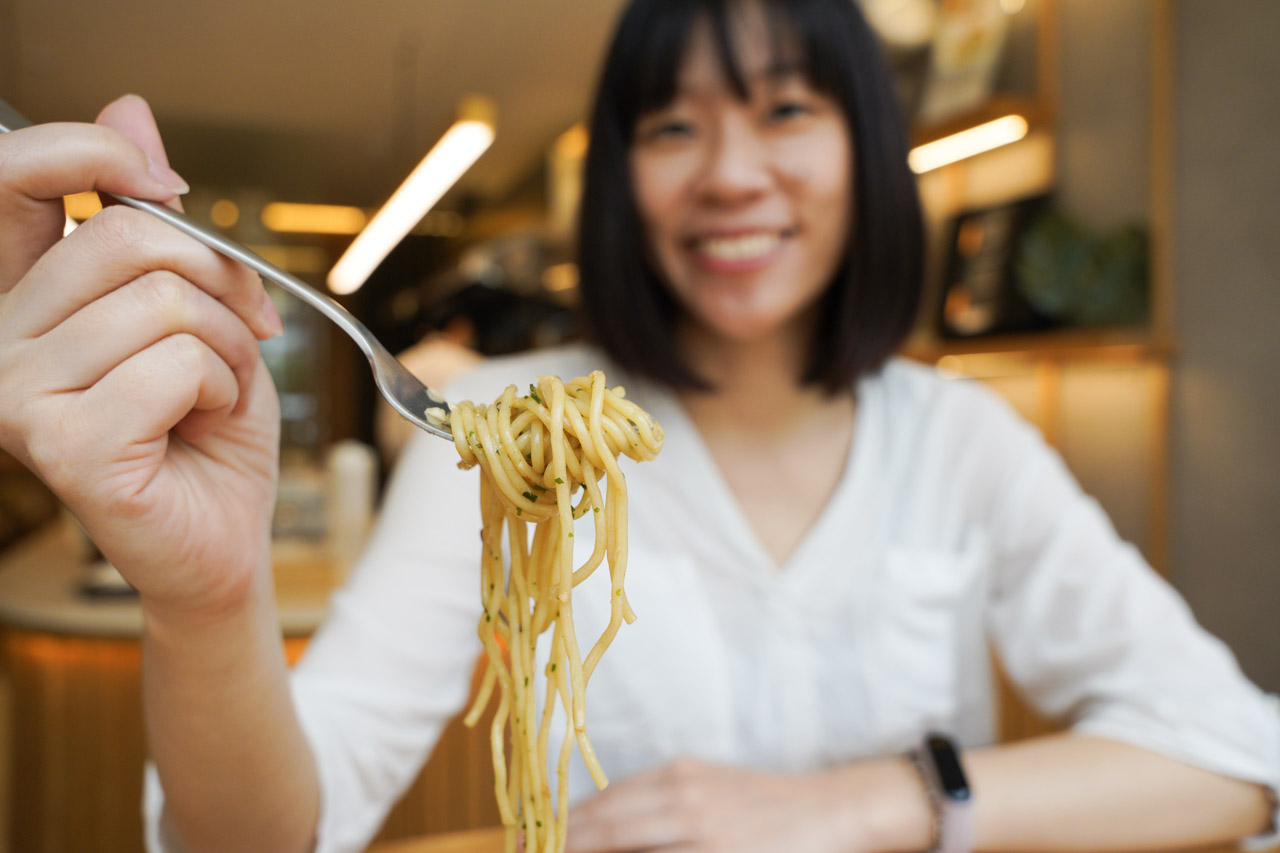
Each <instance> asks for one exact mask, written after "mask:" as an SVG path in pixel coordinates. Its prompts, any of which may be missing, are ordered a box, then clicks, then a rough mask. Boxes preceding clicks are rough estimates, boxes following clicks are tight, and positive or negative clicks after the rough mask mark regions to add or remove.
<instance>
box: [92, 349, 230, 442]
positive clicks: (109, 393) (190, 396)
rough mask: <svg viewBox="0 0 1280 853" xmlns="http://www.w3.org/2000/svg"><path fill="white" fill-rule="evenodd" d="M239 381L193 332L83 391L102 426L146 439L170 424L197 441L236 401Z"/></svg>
mask: <svg viewBox="0 0 1280 853" xmlns="http://www.w3.org/2000/svg"><path fill="white" fill-rule="evenodd" d="M239 396H240V387H239V383H238V382H237V379H236V376H235V374H234V373H233V372H232V371H231V368H230V367H228V366H227V364H226V362H224V361H223V360H222V359H221V358H220V357H219V356H218V354H217V353H216V352H214V351H213V350H212V349H211V348H210V347H209V346H207V345H206V344H205V343H204V342H203V341H201V340H200V339H199V338H197V337H195V336H193V335H187V334H180V335H172V336H170V337H167V338H165V339H163V340H161V341H158V342H156V343H155V344H153V345H152V346H150V347H148V348H147V349H145V350H143V351H142V352H140V353H138V354H137V355H135V356H133V357H131V358H129V359H127V360H125V361H123V362H121V363H120V364H119V365H117V366H116V367H115V369H113V370H112V371H111V372H110V373H108V374H107V375H106V376H104V377H103V378H102V380H101V381H100V382H98V383H97V384H95V385H94V386H93V387H92V388H90V389H89V390H87V391H85V392H84V394H83V395H81V397H80V407H81V410H82V411H83V412H86V413H89V412H92V413H97V417H98V418H99V420H100V421H101V425H102V429H103V432H104V433H106V434H109V435H120V436H138V437H139V438H142V439H145V440H152V437H154V436H159V439H158V440H159V441H163V440H164V436H165V435H166V434H167V433H168V432H169V430H171V429H175V428H176V430H177V433H178V435H179V436H180V437H181V438H182V439H183V440H185V441H189V442H193V443H194V442H197V441H199V440H200V439H201V438H203V437H204V436H205V435H207V434H208V432H209V431H210V430H212V429H213V428H214V427H215V426H216V425H217V424H219V423H221V422H222V421H223V420H224V419H225V418H226V417H227V415H228V414H230V413H231V411H232V409H233V408H234V406H235V403H236V400H237V399H238V398H239Z"/></svg>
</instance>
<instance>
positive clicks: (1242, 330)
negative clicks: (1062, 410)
mask: <svg viewBox="0 0 1280 853" xmlns="http://www.w3.org/2000/svg"><path fill="white" fill-rule="evenodd" d="M1159 2H1161V0H1062V2H1060V4H1059V10H1060V21H1059V24H1060V27H1059V38H1060V44H1061V81H1060V93H1059V105H1060V110H1061V122H1060V124H1059V128H1058V133H1057V143H1058V148H1057V154H1056V160H1057V162H1056V166H1057V175H1058V194H1059V198H1060V199H1061V200H1062V201H1063V203H1064V204H1065V206H1066V207H1067V208H1068V209H1069V210H1071V211H1072V212H1074V213H1076V214H1077V215H1079V216H1080V217H1081V218H1082V219H1083V220H1084V221H1085V222H1088V223H1089V224H1091V225H1094V226H1096V227H1112V226H1116V225H1120V224H1124V223H1127V222H1131V221H1140V220H1144V219H1149V217H1150V215H1151V212H1152V210H1151V204H1152V202H1151V159H1150V154H1151V136H1150V134H1151V122H1150V104H1151V92H1152V80H1153V78H1152V74H1151V71H1150V64H1151V58H1152V45H1153V41H1152V39H1153V26H1154V24H1155V22H1156V10H1157V3H1159ZM1172 8H1173V13H1174V57H1175V64H1174V68H1175V71H1174V80H1173V84H1172V85H1173V110H1174V131H1173V140H1172V142H1173V148H1174V162H1173V167H1172V176H1171V178H1172V192H1173V211H1172V217H1173V234H1172V237H1173V244H1172V245H1173V258H1172V260H1173V269H1172V275H1171V279H1172V280H1171V282H1170V284H1171V285H1172V287H1171V292H1172V297H1173V305H1174V309H1175V313H1174V328H1173V334H1174V338H1175V343H1176V345H1177V355H1176V357H1175V360H1174V363H1173V372H1172V380H1171V382H1172V385H1171V394H1172V404H1171V405H1172V412H1171V416H1172V419H1171V428H1170V432H1171V435H1170V441H1171V447H1170V464H1171V478H1172V494H1171V495H1170V510H1171V521H1172V531H1171V539H1172V541H1171V543H1170V544H1171V546H1172V566H1171V576H1172V580H1173V581H1174V583H1175V584H1176V585H1177V587H1178V588H1179V589H1180V590H1181V591H1182V593H1183V594H1184V595H1185V596H1186V597H1187V599H1188V601H1189V602H1190V604H1191V606H1192V609H1193V610H1194V611H1195V613H1196V615H1197V617H1198V618H1199V619H1200V621H1201V622H1202V624H1204V625H1205V626H1206V627H1207V628H1208V629H1209V630H1211V631H1212V632H1213V633H1215V634H1217V635H1218V636H1219V637H1221V638H1222V639H1224V640H1225V641H1226V642H1227V643H1228V645H1230V646H1231V648H1232V649H1233V650H1234V651H1235V653H1236V655H1237V657H1238V658H1239V660H1240V662H1241V665H1242V667H1243V668H1244V670H1245V672H1246V673H1247V674H1248V675H1249V676H1250V677H1251V678H1253V679H1254V681H1256V682H1257V683H1258V684H1260V685H1261V686H1263V687H1264V688H1265V689H1267V690H1270V691H1274V692H1280V613H1278V612H1277V610H1278V609H1280V380H1278V379H1277V371H1278V369H1280V51H1276V50H1275V46H1274V40H1275V37H1276V35H1277V34H1280V3H1276V2H1274V0H1232V2H1226V3H1224V2H1220V0H1175V2H1173V5H1172ZM1090 394H1091V396H1096V395H1093V393H1092V392H1090ZM1069 450H1070V448H1065V447H1064V452H1065V455H1066V456H1067V457H1068V462H1069V463H1070V464H1071V465H1072V467H1073V469H1074V470H1075V471H1076V474H1077V476H1079V477H1080V479H1081V482H1082V483H1083V484H1084V485H1085V487H1086V488H1087V489H1089V490H1090V491H1092V492H1093V493H1095V494H1096V495H1098V497H1099V498H1100V499H1102V501H1103V503H1104V505H1107V506H1108V509H1109V510H1110V511H1111V512H1112V513H1113V515H1114V516H1115V517H1116V521H1117V526H1118V527H1119V528H1120V529H1121V532H1122V533H1128V534H1134V533H1137V530H1136V529H1135V526H1134V525H1131V524H1129V523H1126V519H1125V517H1124V516H1125V514H1126V513H1125V511H1124V506H1125V502H1126V501H1131V499H1132V498H1133V496H1132V495H1128V494H1126V493H1125V492H1124V490H1123V489H1116V490H1114V492H1115V493H1114V494H1108V486H1107V481H1106V477H1107V470H1108V468H1107V466H1105V465H1092V464H1091V462H1092V461H1097V460H1098V459H1101V458H1102V456H1100V455H1099V454H1098V453H1097V452H1095V450H1096V447H1095V448H1092V449H1090V450H1088V451H1087V452H1082V453H1075V454H1073V453H1070V452H1066V451H1069ZM1073 456H1074V457H1075V458H1072V457H1073ZM1113 470H1114V469H1113ZM1126 528H1128V529H1127V530H1126Z"/></svg>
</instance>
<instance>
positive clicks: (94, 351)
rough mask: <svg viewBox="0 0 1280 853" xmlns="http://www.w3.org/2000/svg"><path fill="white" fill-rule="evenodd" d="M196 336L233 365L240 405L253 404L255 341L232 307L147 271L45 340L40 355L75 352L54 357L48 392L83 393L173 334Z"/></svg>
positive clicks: (173, 278)
mask: <svg viewBox="0 0 1280 853" xmlns="http://www.w3.org/2000/svg"><path fill="white" fill-rule="evenodd" d="M178 334H189V335H193V336H195V337H196V338H199V339H200V340H201V341H203V342H204V343H205V345H207V346H208V347H209V348H210V349H212V350H213V351H214V353H216V354H217V356H218V357H219V358H221V359H222V361H223V362H225V363H226V364H227V366H228V367H230V368H231V371H232V373H233V374H234V375H235V377H236V384H237V386H238V388H239V394H238V403H237V407H238V408H239V407H242V406H244V405H247V404H248V401H249V388H250V385H251V383H252V382H253V375H254V371H255V368H256V366H257V360H258V342H257V340H256V339H255V338H254V336H253V334H252V333H251V332H250V331H249V328H248V327H247V326H246V325H245V324H244V323H242V322H241V321H240V319H239V318H238V317H237V316H236V315H235V314H234V313H232V312H231V310H230V309H229V308H227V307H226V306H225V305H223V304H222V303H221V302H219V301H217V300H216V299H214V298H213V297H211V296H209V295H208V294H207V293H205V292H204V291H203V290H201V289H200V288H198V287H196V286H195V285H193V284H191V283H190V282H188V281H186V280H185V279H183V278H181V277H180V276H178V275H175V274H174V273H170V272H165V271H159V272H152V273H147V274H146V275H144V276H143V277H142V278H139V279H137V280H135V281H133V282H130V283H129V284H126V285H125V286H123V287H121V288H119V289H117V290H115V291H113V292H111V293H109V294H107V295H106V296H104V297H102V298H101V299H98V300H96V301H94V302H92V303H90V304H89V305H87V306H85V307H84V308H82V309H80V310H79V311H77V312H76V313H75V314H73V315H72V316H71V317H70V318H68V319H67V320H66V321H65V322H63V323H61V324H60V325H58V326H57V327H55V328H54V329H52V330H51V331H50V332H48V333H47V334H46V335H44V336H43V339H42V340H41V341H40V347H41V350H42V351H45V352H53V353H70V352H76V353H77V357H76V358H75V359H69V358H58V359H49V360H48V364H46V365H45V371H46V375H45V378H44V380H43V382H42V384H43V385H44V387H45V388H46V389H47V390H48V392H49V393H65V392H68V391H76V390H83V389H86V388H89V387H90V386H92V385H94V384H95V383H97V382H98V381H99V380H101V379H102V378H103V377H104V376H106V375H107V374H108V373H109V372H111V370H112V369H114V368H115V367H116V365H118V364H121V363H122V362H124V361H126V360H127V359H129V358H130V357H131V356H133V355H135V354H137V353H140V352H142V351H143V350H145V349H146V348H148V347H150V346H152V345H153V344H155V343H157V342H159V341H161V340H163V339H165V338H168V337H170V336H172V335H178Z"/></svg>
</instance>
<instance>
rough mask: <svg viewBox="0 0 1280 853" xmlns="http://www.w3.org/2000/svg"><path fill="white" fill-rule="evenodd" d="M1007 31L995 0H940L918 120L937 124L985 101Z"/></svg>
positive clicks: (989, 95) (993, 83)
mask: <svg viewBox="0 0 1280 853" xmlns="http://www.w3.org/2000/svg"><path fill="white" fill-rule="evenodd" d="M1008 31H1009V16H1008V14H1006V13H1005V12H1004V10H1003V9H1002V8H1001V4H1000V3H999V0H940V4H939V6H938V19H937V23H936V25H935V27H934V34H933V46H932V50H931V51H930V60H929V71H928V77H927V79H926V81H925V84H924V93H923V97H922V100H921V103H920V106H919V112H918V114H917V116H916V119H917V121H919V122H920V123H921V124H926V125H927V124H936V123H938V122H942V121H946V120H947V119H949V118H952V117H954V116H956V115H959V114H961V113H964V112H967V111H969V110H972V109H974V108H975V107H978V106H980V105H982V104H983V103H985V102H986V101H987V100H988V99H989V98H990V97H991V94H992V90H993V89H994V87H995V80H996V73H997V71H998V70H999V67H1000V60H1001V57H1002V55H1003V53H1004V47H1005V41H1006V39H1007V35H1008Z"/></svg>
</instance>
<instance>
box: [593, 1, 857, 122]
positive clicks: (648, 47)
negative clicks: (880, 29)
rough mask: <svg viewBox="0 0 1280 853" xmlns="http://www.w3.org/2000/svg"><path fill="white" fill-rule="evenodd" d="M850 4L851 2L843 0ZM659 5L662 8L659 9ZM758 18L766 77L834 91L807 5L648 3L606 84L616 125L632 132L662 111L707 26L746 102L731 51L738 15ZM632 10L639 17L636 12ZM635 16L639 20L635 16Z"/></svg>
mask: <svg viewBox="0 0 1280 853" xmlns="http://www.w3.org/2000/svg"><path fill="white" fill-rule="evenodd" d="M850 2H851V0H850ZM658 6H662V8H661V9H659V8H658ZM753 6H754V7H755V8H756V9H758V10H759V11H760V13H761V14H762V15H763V17H764V24H765V30H766V32H767V34H768V39H769V65H768V69H767V70H768V73H770V74H782V73H793V72H795V73H799V74H801V75H803V76H804V77H805V79H806V81H807V82H808V84H809V85H810V86H812V87H813V88H814V89H815V90H817V91H820V92H822V93H823V94H827V95H837V94H839V90H840V88H841V74H840V71H839V65H838V63H837V62H835V61H834V58H833V57H829V56H826V55H824V54H826V53H828V52H829V50H824V46H829V44H830V40H829V39H824V38H822V36H821V29H822V22H821V20H820V18H821V16H820V15H817V14H814V13H813V11H812V4H810V3H806V2H794V0H792V2H788V0H696V2H685V3H669V4H653V5H652V6H650V7H649V8H648V9H645V10H643V12H644V13H645V14H643V15H642V20H637V21H635V22H634V23H635V24H637V26H636V27H634V29H632V30H631V33H632V38H631V39H630V42H629V44H628V45H626V48H627V53H628V54H629V55H628V56H626V57H619V58H620V59H623V60H624V61H622V62H620V63H619V64H618V66H617V68H618V69H619V70H622V69H625V71H623V73H622V74H620V75H619V76H618V77H617V78H615V80H614V81H613V83H614V84H615V87H616V88H615V89H614V95H615V96H616V97H617V103H618V105H619V106H620V107H621V118H622V119H623V120H624V121H625V122H626V123H627V125H628V126H633V125H634V124H635V122H636V121H637V120H639V119H640V118H641V117H642V116H643V115H645V114H646V113H649V112H652V111H653V110H658V109H662V108H663V107H666V106H668V105H670V104H671V102H672V101H673V100H674V99H675V97H676V90H677V84H678V77H679V74H680V70H681V68H682V67H683V64H684V62H683V60H684V58H685V54H686V52H687V51H688V48H689V42H690V40H691V39H692V37H693V33H694V31H695V30H696V29H697V27H698V26H699V25H702V24H704V23H705V24H706V25H709V27H710V34H711V38H712V42H713V44H714V45H715V47H716V52H717V55H718V57H719V60H720V71H721V73H723V74H724V78H725V80H726V81H727V82H728V83H729V86H730V87H731V88H732V89H733V92H734V94H736V95H737V96H738V97H739V98H740V99H742V100H744V101H745V100H747V99H748V97H749V85H748V80H747V77H746V74H745V73H744V71H743V68H742V61H741V59H740V58H739V56H738V49H737V46H736V45H735V44H734V37H735V34H736V33H737V32H738V31H739V27H740V26H741V24H742V18H743V16H744V15H746V14H749V13H750V12H751V11H752V7H753ZM633 10H635V11H637V12H641V9H640V7H639V6H636V7H633ZM638 17H641V16H638Z"/></svg>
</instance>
